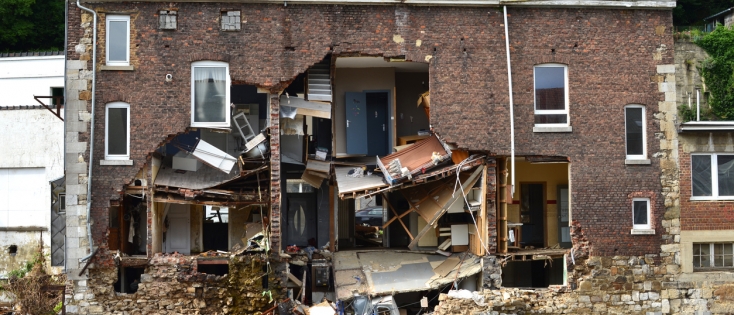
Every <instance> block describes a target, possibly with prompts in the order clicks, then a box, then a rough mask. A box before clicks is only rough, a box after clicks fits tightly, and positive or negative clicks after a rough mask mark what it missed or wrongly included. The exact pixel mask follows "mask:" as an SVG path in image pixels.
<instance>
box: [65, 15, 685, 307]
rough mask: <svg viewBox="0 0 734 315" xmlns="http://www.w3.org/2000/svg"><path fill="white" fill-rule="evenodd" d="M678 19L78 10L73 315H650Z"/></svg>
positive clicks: (666, 197) (667, 256)
mask: <svg viewBox="0 0 734 315" xmlns="http://www.w3.org/2000/svg"><path fill="white" fill-rule="evenodd" d="M674 6H675V2H674V1H644V0H638V1H593V2H589V3H585V2H579V1H565V0H557V1H506V2H503V1H463V0H456V1H433V0H426V1H422V0H417V1H408V2H401V1H381V2H371V1H347V0H344V1H309V0H298V1H270V0H262V1H230V2H190V1H182V2H170V3H162V2H157V1H138V2H127V1H82V2H77V3H76V4H74V3H70V4H69V10H68V21H69V22H68V47H67V59H68V60H67V70H66V71H67V86H68V89H67V110H68V113H67V117H69V118H68V121H67V124H66V148H67V150H66V159H67V169H66V178H67V179H66V184H67V188H66V190H67V238H68V239H69V240H68V244H77V245H78V247H77V248H70V249H69V250H68V262H67V272H68V275H69V279H70V285H71V288H72V290H73V294H71V295H69V296H68V305H69V306H68V309H67V311H68V312H70V313H72V314H73V313H92V314H97V313H100V314H101V313H116V312H133V313H134V312H135V311H137V312H142V313H146V314H152V313H160V314H167V313H175V312H178V313H182V312H183V313H189V312H200V313H205V314H217V313H218V314H223V313H234V314H250V313H255V312H261V311H266V310H270V311H273V310H274V309H275V307H276V306H277V304H278V303H281V302H282V301H284V299H286V298H288V299H290V301H296V300H297V301H299V302H300V303H303V304H305V305H317V304H319V302H321V300H322V299H323V298H326V299H327V300H329V301H332V302H336V301H339V302H340V303H337V304H336V305H337V307H343V306H344V305H345V304H346V305H352V306H354V304H355V303H356V304H360V303H361V305H365V304H364V303H371V304H370V305H372V306H371V307H374V308H377V309H380V308H383V309H385V310H388V311H389V312H391V313H393V314H398V310H397V308H400V309H401V310H403V309H404V310H405V311H406V312H408V313H409V314H415V313H418V312H419V311H421V310H422V309H423V310H424V307H430V308H431V309H433V307H435V306H436V305H437V304H438V302H439V299H437V297H438V296H439V293H440V292H446V290H448V288H455V289H456V288H460V289H467V290H470V291H482V290H484V289H486V290H489V291H486V292H497V294H498V295H497V296H498V297H500V299H501V300H502V301H503V302H500V303H494V304H493V305H494V306H493V307H495V310H497V311H505V312H510V311H513V310H514V311H522V310H525V309H529V308H534V309H537V308H539V310H541V311H543V312H548V313H559V312H564V311H568V312H575V311H579V312H584V311H591V310H592V309H593V310H594V311H598V312H606V311H610V312H618V313H627V312H629V311H634V312H642V313H644V312H648V311H650V312H665V311H666V306H665V303H669V302H665V303H664V302H663V298H661V294H662V291H663V289H668V288H663V283H670V282H672V281H673V280H672V277H673V276H674V275H675V274H676V273H677V272H678V271H677V269H675V267H670V266H677V265H678V264H679V262H678V255H679V254H678V253H677V252H676V253H673V254H671V252H670V251H667V252H666V251H665V249H669V248H670V247H666V246H669V245H671V244H675V243H676V242H679V239H678V238H677V236H676V234H678V233H680V227H679V226H680V221H679V218H678V217H676V214H675V213H678V214H677V216H679V211H678V212H676V211H677V209H678V207H679V202H678V196H677V195H676V194H674V193H670V192H677V190H678V186H677V185H678V181H677V171H676V168H675V165H676V161H675V158H676V154H675V151H676V145H677V142H674V139H675V125H674V124H675V88H674V86H671V87H669V84H672V83H673V82H675V73H674V72H675V66H674V65H673V37H672V33H671V32H672V16H671V9H672V8H673V7H674ZM668 89H670V90H668ZM674 143H675V144H674ZM671 165H672V167H671ZM664 192H665V193H664ZM676 225H678V229H677V230H675V229H673V228H671V227H675V226H676ZM676 232H677V233H676ZM661 249H662V250H661ZM508 288H534V289H533V290H519V289H508ZM541 288H542V289H541ZM549 288H550V289H551V290H548V289H549ZM535 289H537V291H536V290H535ZM634 292H637V298H632V296H635V293H634ZM640 292H643V293H640ZM647 292H652V293H647ZM640 294H644V297H645V298H644V299H642V298H640ZM530 296H532V297H531V298H528V297H530ZM590 296H591V297H590ZM628 296H629V299H627V297H628ZM655 296H656V298H655ZM365 297H372V298H374V300H371V301H366V300H365ZM378 297H379V298H378ZM423 297H426V300H427V301H426V305H428V306H422V305H421V303H418V302H419V301H420V300H421V299H422V298H423ZM665 299H667V298H665ZM509 300H519V301H525V302H522V303H519V304H518V303H512V302H509ZM359 301H361V302H359ZM665 301H667V300H665ZM341 302H346V303H344V304H342V303H341ZM495 302H496V301H495ZM503 303H505V304H503ZM281 305H286V304H281ZM450 306H451V304H450V303H448V302H446V301H445V300H442V304H441V305H439V306H438V308H437V309H436V310H437V312H442V311H445V312H452V311H451V309H450ZM294 307H295V308H299V309H300V308H301V306H298V305H296V304H293V303H291V304H287V306H282V308H289V309H292V308H294ZM315 307H318V306H315ZM365 307H366V306H365ZM442 307H443V308H442ZM447 307H449V308H447ZM669 310H670V307H669V305H668V309H667V311H669ZM296 311H297V312H300V310H296ZM362 311H363V309H362ZM357 312H358V311H357Z"/></svg>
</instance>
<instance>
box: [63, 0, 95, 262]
mask: <svg viewBox="0 0 734 315" xmlns="http://www.w3.org/2000/svg"><path fill="white" fill-rule="evenodd" d="M79 1H80V0H76V6H77V7H79V8H81V9H82V10H84V11H87V12H89V13H92V15H93V16H94V25H93V26H92V30H93V31H92V111H91V112H90V115H91V116H92V118H91V121H90V127H89V129H90V130H89V171H88V173H87V237H89V255H88V256H87V257H84V258H82V260H81V261H85V260H87V259H89V258H90V257H92V255H94V241H93V240H92V223H91V222H92V217H91V214H92V166H93V165H94V163H92V161H93V160H94V99H95V97H94V96H95V90H96V89H95V88H96V82H97V12H94V10H92V9H89V8H87V7H84V6H82V5H81V3H79ZM64 71H66V70H64ZM64 113H66V112H64Z"/></svg>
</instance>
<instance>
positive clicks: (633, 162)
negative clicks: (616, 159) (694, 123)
mask: <svg viewBox="0 0 734 315" xmlns="http://www.w3.org/2000/svg"><path fill="white" fill-rule="evenodd" d="M624 164H626V165H650V164H652V162H650V160H649V159H646V160H629V159H627V160H624Z"/></svg>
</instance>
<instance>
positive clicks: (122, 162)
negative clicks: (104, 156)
mask: <svg viewBox="0 0 734 315" xmlns="http://www.w3.org/2000/svg"><path fill="white" fill-rule="evenodd" d="M99 165H133V160H99Z"/></svg>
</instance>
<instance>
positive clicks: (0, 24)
mask: <svg viewBox="0 0 734 315" xmlns="http://www.w3.org/2000/svg"><path fill="white" fill-rule="evenodd" d="M63 46H64V1H63V0H0V52H22V51H51V50H62V48H63Z"/></svg>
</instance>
